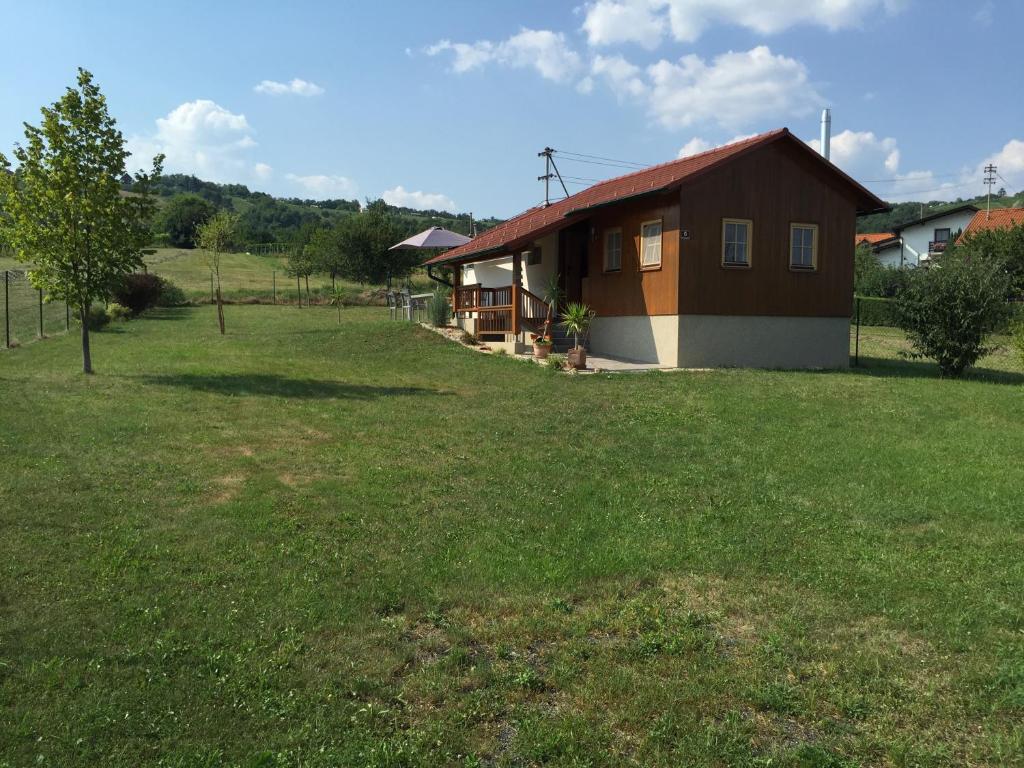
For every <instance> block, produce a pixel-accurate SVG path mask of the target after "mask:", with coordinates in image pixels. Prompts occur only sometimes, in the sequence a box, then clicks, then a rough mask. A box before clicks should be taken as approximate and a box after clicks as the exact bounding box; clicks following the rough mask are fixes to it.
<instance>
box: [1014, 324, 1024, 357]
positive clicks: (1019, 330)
mask: <svg viewBox="0 0 1024 768" xmlns="http://www.w3.org/2000/svg"><path fill="white" fill-rule="evenodd" d="M1012 343H1013V348H1014V349H1016V350H1017V355H1018V356H1019V357H1020V362H1021V365H1024V319H1022V320H1017V321H1016V322H1015V323H1014V324H1013V340H1012Z"/></svg>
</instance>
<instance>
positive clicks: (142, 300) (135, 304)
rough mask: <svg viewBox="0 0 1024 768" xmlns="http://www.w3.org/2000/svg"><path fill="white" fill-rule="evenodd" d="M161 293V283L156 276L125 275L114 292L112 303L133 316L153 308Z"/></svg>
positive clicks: (141, 273) (144, 274)
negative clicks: (124, 308)
mask: <svg viewBox="0 0 1024 768" xmlns="http://www.w3.org/2000/svg"><path fill="white" fill-rule="evenodd" d="M162 292H163V281H162V280H161V279H160V278H159V277H157V276H156V275H150V274H148V273H146V272H137V273H135V274H131V275H126V276H125V277H124V279H123V280H122V281H121V284H120V285H118V286H117V288H116V289H115V290H114V301H116V302H117V303H118V304H120V305H121V306H123V307H126V308H127V309H128V310H129V311H130V312H131V313H132V314H133V315H137V314H139V313H141V312H144V311H146V310H147V309H149V308H150V307H155V306H156V303H157V301H159V299H160V294H161V293H162Z"/></svg>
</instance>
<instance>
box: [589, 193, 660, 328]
mask: <svg viewBox="0 0 1024 768" xmlns="http://www.w3.org/2000/svg"><path fill="white" fill-rule="evenodd" d="M653 219H661V267H660V268H658V269H644V270H641V269H640V225H641V224H642V223H644V222H647V221H651V220H653ZM590 226H592V227H593V232H594V235H593V236H591V237H590V238H589V243H588V246H587V260H588V263H587V275H588V276H587V277H585V278H584V279H583V301H584V302H585V303H586V304H589V305H590V306H591V308H593V309H594V311H596V312H597V314H598V316H601V317H622V316H629V315H675V314H678V313H679V204H678V197H677V196H676V195H675V194H670V195H664V196H661V197H657V198H649V199H641V200H636V201H633V202H623V203H620V204H617V205H614V206H609V207H608V208H607V209H606V210H599V211H596V212H595V213H594V216H593V217H592V218H591V220H590ZM615 227H621V228H622V270H621V271H620V272H605V271H604V231H605V230H606V229H613V228H615ZM588 231H589V227H588Z"/></svg>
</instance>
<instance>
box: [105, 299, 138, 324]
mask: <svg viewBox="0 0 1024 768" xmlns="http://www.w3.org/2000/svg"><path fill="white" fill-rule="evenodd" d="M132 314H133V312H132V311H131V309H130V308H129V307H126V306H124V305H123V304H118V303H117V302H116V301H114V302H111V303H110V304H108V305H107V317H109V318H110V322H112V323H124V322H127V321H128V320H131V319H132Z"/></svg>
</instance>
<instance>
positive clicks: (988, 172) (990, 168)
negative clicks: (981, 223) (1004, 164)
mask: <svg viewBox="0 0 1024 768" xmlns="http://www.w3.org/2000/svg"><path fill="white" fill-rule="evenodd" d="M998 175H999V174H998V173H997V169H996V167H995V166H994V165H992V163H989V164H988V165H986V166H985V186H987V187H988V205H987V206H986V209H985V218H986V219H988V218H989V217H991V216H992V185H993V184H995V183H996V176H998Z"/></svg>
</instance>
